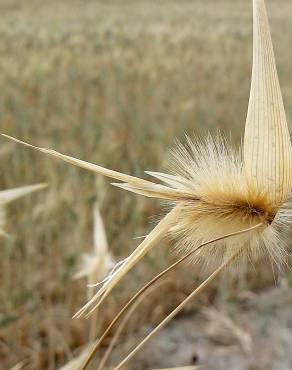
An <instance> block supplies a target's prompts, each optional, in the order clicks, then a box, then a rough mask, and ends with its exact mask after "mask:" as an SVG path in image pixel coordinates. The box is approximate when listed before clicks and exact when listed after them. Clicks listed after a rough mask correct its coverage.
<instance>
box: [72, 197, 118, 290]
mask: <svg viewBox="0 0 292 370" xmlns="http://www.w3.org/2000/svg"><path fill="white" fill-rule="evenodd" d="M93 221H94V222H93V250H92V251H91V253H84V254H83V255H82V256H81V264H80V267H79V270H78V271H77V273H76V274H75V275H74V279H80V278H83V277H87V279H88V283H89V284H94V283H96V282H98V281H101V280H103V279H104V278H105V277H106V275H107V274H108V273H109V272H110V271H111V270H112V269H113V267H114V266H115V262H114V259H113V257H112V255H111V253H110V252H109V246H108V242H107V236H106V232H105V227H104V223H103V219H102V216H101V214H100V211H99V205H98V203H97V202H95V203H94V206H93Z"/></svg>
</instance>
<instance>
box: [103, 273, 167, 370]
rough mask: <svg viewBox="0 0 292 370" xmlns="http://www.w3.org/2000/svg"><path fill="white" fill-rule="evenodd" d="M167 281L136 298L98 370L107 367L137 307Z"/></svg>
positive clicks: (155, 285)
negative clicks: (107, 362)
mask: <svg viewBox="0 0 292 370" xmlns="http://www.w3.org/2000/svg"><path fill="white" fill-rule="evenodd" d="M166 282H167V280H163V281H160V282H158V283H156V284H154V285H152V287H150V288H149V289H148V290H147V291H144V292H143V293H142V294H141V295H140V297H139V298H138V299H137V300H136V302H135V303H134V304H133V305H132V306H131V307H130V309H129V311H128V312H127V314H126V315H125V317H124V318H123V320H122V321H121V323H120V325H119V327H118V329H117V331H116V333H115V335H114V336H113V338H112V340H111V342H110V345H109V346H108V348H107V349H106V351H105V353H104V355H103V357H102V359H101V360H100V363H99V366H98V368H97V370H103V369H104V368H105V364H106V361H107V360H108V358H109V356H110V354H111V352H112V350H113V348H114V346H115V344H116V343H117V340H118V339H119V337H120V335H121V333H122V331H123V329H124V327H125V326H126V324H127V323H128V321H129V320H130V318H131V316H132V315H133V313H134V311H135V310H136V309H137V307H138V306H139V305H140V304H141V303H142V302H143V301H144V299H145V298H147V297H148V295H150V294H151V293H152V292H153V291H154V290H155V289H157V288H158V287H160V286H161V285H162V284H163V283H166Z"/></svg>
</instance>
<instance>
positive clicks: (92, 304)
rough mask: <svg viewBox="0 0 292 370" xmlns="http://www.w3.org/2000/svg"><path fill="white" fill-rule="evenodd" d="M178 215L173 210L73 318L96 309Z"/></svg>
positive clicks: (165, 232)
mask: <svg viewBox="0 0 292 370" xmlns="http://www.w3.org/2000/svg"><path fill="white" fill-rule="evenodd" d="M179 213H180V209H179V208H177V207H175V208H173V209H172V210H171V211H170V212H169V213H168V214H167V215H166V216H165V217H164V218H163V219H162V220H161V221H160V222H159V224H158V225H157V226H156V227H155V228H154V229H153V230H152V231H151V233H150V234H149V235H148V236H147V237H146V238H145V239H144V240H143V242H142V243H141V244H140V245H139V246H138V247H137V248H136V249H135V250H134V252H133V253H132V254H131V255H130V256H129V257H128V258H127V259H126V260H125V262H124V263H123V264H122V265H121V266H120V267H119V268H118V269H117V270H116V271H115V273H114V274H113V275H112V276H111V278H110V279H109V281H108V282H106V283H105V285H104V286H103V287H102V288H101V289H100V290H99V291H98V292H97V293H96V294H95V295H94V296H93V298H92V299H91V300H90V301H89V302H87V304H86V305H85V306H83V307H82V308H81V310H79V311H78V312H77V313H76V314H75V315H74V317H80V316H82V315H83V314H84V313H85V312H87V314H88V315H89V314H90V313H92V312H93V311H94V310H95V309H96V308H98V307H99V306H100V304H101V303H102V302H103V301H104V299H105V298H106V297H107V296H108V295H109V293H110V292H111V291H112V289H113V288H114V287H115V286H116V285H117V284H118V282H119V281H120V280H121V279H122V278H123V277H124V276H125V275H126V274H127V272H128V271H129V270H130V269H131V268H133V267H134V266H135V264H136V263H137V262H138V261H139V260H140V259H141V258H142V257H144V256H145V254H146V253H148V252H149V251H150V250H151V249H152V248H153V247H154V245H155V244H157V243H158V242H159V241H161V239H162V238H163V237H164V236H165V235H166V234H167V232H168V230H169V228H170V227H171V225H172V224H173V223H174V222H175V220H176V219H177V217H178V214H179Z"/></svg>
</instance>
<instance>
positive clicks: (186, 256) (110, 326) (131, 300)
mask: <svg viewBox="0 0 292 370" xmlns="http://www.w3.org/2000/svg"><path fill="white" fill-rule="evenodd" d="M261 226H262V224H258V225H256V226H253V227H250V228H248V229H244V230H240V231H238V232H235V233H231V234H228V235H224V236H221V237H218V238H216V239H212V240H209V241H207V242H206V243H203V244H201V245H200V246H199V247H198V248H196V249H194V250H192V251H190V252H189V253H187V254H186V255H185V256H183V257H181V258H180V259H179V260H178V261H176V262H174V263H173V264H172V265H171V266H169V267H168V268H166V269H165V270H163V271H162V272H161V273H160V274H158V275H156V276H155V277H154V278H153V279H152V280H150V281H149V282H148V283H147V284H145V285H144V286H143V287H142V288H141V289H140V290H139V291H138V292H137V293H136V294H135V295H134V296H133V297H132V298H131V299H130V300H129V302H127V303H126V305H125V306H124V307H123V308H122V309H121V310H120V312H119V313H118V314H117V315H116V316H115V318H114V319H113V321H112V322H111V323H110V325H109V326H108V327H107V328H106V330H105V331H104V333H103V334H102V336H101V337H100V338H99V339H98V340H97V342H96V344H95V346H94V347H93V348H92V350H91V352H90V353H89V355H88V357H87V358H86V360H85V361H84V363H83V366H82V367H81V369H80V370H85V369H86V367H87V365H88V364H89V362H90V361H91V359H92V358H93V356H94V354H95V353H96V352H97V350H98V348H99V347H100V345H101V344H102V342H103V341H104V339H105V338H106V336H107V334H108V333H109V332H110V330H111V329H112V328H113V326H114V325H115V324H116V322H117V321H118V320H119V319H120V317H121V316H122V315H123V313H124V312H125V311H126V310H127V309H128V307H129V306H130V305H131V304H132V303H133V302H134V301H135V300H136V299H137V298H138V297H139V296H140V295H141V294H142V293H143V292H144V291H145V290H146V289H148V288H149V287H150V286H151V285H153V284H154V283H155V282H156V281H158V280H159V279H161V278H162V277H163V276H164V275H166V274H167V273H168V272H170V271H171V270H173V269H174V268H175V267H176V266H177V265H179V264H180V263H182V262H183V261H184V260H186V259H187V258H188V257H190V256H191V255H193V254H194V253H196V252H197V251H198V250H199V249H201V248H202V247H204V246H206V245H209V244H211V243H214V242H217V241H219V240H222V239H227V238H230V237H232V236H236V235H240V234H243V233H246V232H249V231H252V230H254V229H256V228H259V227H261Z"/></svg>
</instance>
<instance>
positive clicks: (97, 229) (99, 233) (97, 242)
mask: <svg viewBox="0 0 292 370" xmlns="http://www.w3.org/2000/svg"><path fill="white" fill-rule="evenodd" d="M93 222H94V223H93V226H94V229H93V243H94V251H95V253H96V254H97V255H104V253H108V251H109V247H108V241H107V236H106V232H105V227H104V222H103V219H102V217H101V214H100V210H99V205H98V203H97V202H95V203H94V206H93Z"/></svg>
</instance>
